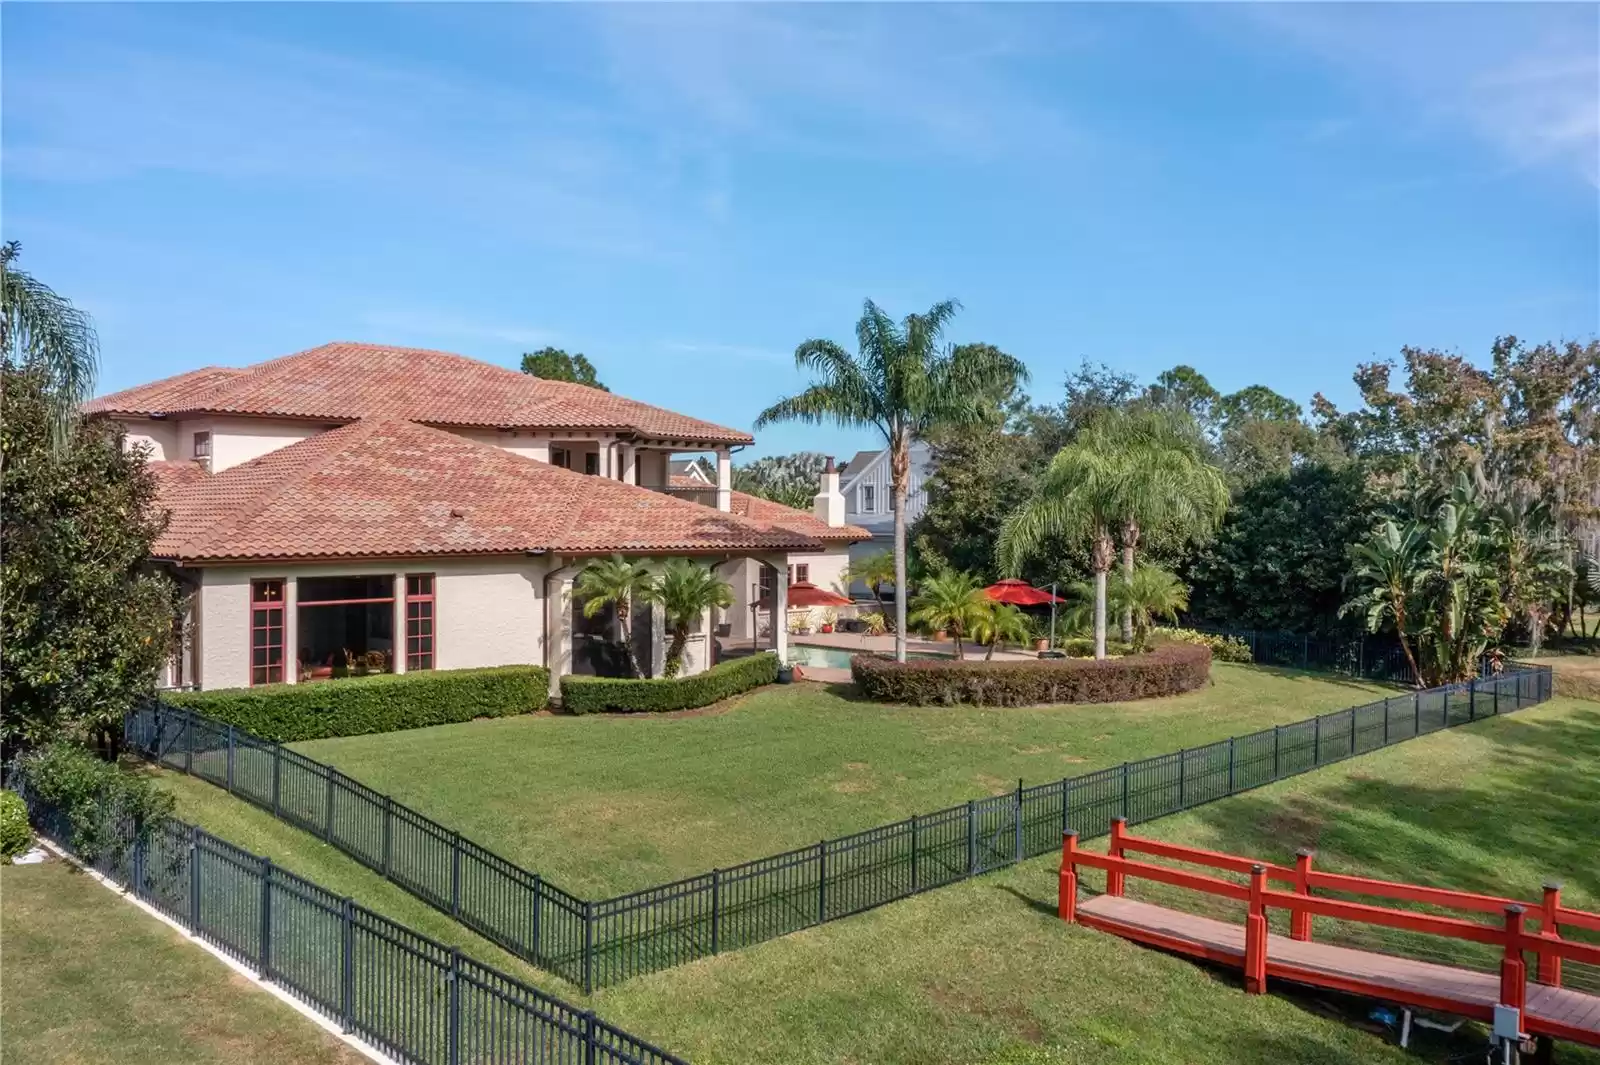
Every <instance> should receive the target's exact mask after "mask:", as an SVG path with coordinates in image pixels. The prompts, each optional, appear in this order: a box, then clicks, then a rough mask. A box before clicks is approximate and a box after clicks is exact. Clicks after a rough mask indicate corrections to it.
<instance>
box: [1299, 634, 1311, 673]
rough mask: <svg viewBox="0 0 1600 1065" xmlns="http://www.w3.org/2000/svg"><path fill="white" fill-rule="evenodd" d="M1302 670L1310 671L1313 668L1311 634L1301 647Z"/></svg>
mask: <svg viewBox="0 0 1600 1065" xmlns="http://www.w3.org/2000/svg"><path fill="white" fill-rule="evenodd" d="M1300 668H1301V669H1310V668H1311V636H1310V635H1309V634H1307V636H1306V638H1305V642H1304V643H1303V644H1302V646H1301V651H1300Z"/></svg>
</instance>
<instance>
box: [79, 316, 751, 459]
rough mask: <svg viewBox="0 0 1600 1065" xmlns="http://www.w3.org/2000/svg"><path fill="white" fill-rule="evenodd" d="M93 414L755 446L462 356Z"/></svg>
mask: <svg viewBox="0 0 1600 1065" xmlns="http://www.w3.org/2000/svg"><path fill="white" fill-rule="evenodd" d="M84 410H85V412H87V413H103V414H124V415H144V416H147V417H148V416H151V415H169V416H171V415H195V414H237V415H245V416H257V417H278V418H303V419H312V420H316V421H325V422H350V421H355V420H357V419H360V418H404V419H407V420H409V421H415V422H422V423H424V424H427V425H442V426H461V427H468V426H471V427H479V428H507V429H589V430H614V431H619V432H623V433H634V434H637V435H640V436H648V437H653V438H658V439H670V440H689V441H694V442H701V443H718V444H748V443H752V442H753V441H754V438H753V437H751V436H750V434H749V433H745V432H741V431H740V430H738V429H730V428H728V427H726V426H722V425H716V424H714V423H712V422H708V421H702V420H701V419H699V418H691V417H688V416H687V415H683V414H677V413H675V412H673V411H669V410H665V409H663V408H661V407H654V406H651V405H650V404H648V403H640V402H638V401H637V400H632V399H628V398H626V397H625V396H619V395H616V394H615V393H611V392H603V391H601V390H599V389H597V388H589V387H587V386H585V385H579V384H572V383H571V382H567V381H549V380H545V379H544V378H539V377H532V376H529V375H528V374H524V373H518V372H517V371H515V370H508V369H506V368H505V367H503V366H495V365H493V364H491V363H487V362H480V361H479V360H477V359H469V358H467V357H465V356H463V355H452V354H451V353H449V352H445V351H431V350H428V349H425V348H401V347H393V346H389V345H384V344H360V343H351V342H345V341H340V342H336V343H332V344H323V345H322V346H321V347H316V348H311V349H309V350H307V351H302V352H299V353H298V354H295V355H286V356H284V357H282V358H278V359H271V360H268V361H267V362H259V363H256V364H254V365H252V366H246V367H244V368H242V369H233V368H228V367H219V366H209V367H205V368H204V369H200V370H191V371H190V372H188V373H184V374H179V375H177V376H176V377H168V378H164V379H162V380H160V381H155V382H152V383H150V384H147V385H140V386H138V387H136V388H130V389H125V390H123V391H121V392H113V393H111V394H110V395H106V396H101V397H100V398H98V399H94V400H91V401H90V402H89V403H87V404H85V406H84Z"/></svg>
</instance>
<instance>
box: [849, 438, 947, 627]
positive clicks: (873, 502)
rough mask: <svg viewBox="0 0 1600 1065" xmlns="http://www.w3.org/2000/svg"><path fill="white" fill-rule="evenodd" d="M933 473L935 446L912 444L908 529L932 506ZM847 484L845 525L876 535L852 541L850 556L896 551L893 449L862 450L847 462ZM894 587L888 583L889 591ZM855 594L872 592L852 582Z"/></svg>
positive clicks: (852, 590) (858, 559) (908, 490)
mask: <svg viewBox="0 0 1600 1065" xmlns="http://www.w3.org/2000/svg"><path fill="white" fill-rule="evenodd" d="M932 475H933V448H932V447H931V446H929V445H928V444H925V443H922V442H920V441H918V442H915V443H913V444H912V445H911V483H910V484H909V485H907V486H906V528H908V529H909V528H910V527H911V526H912V525H915V524H916V522H917V519H918V518H920V517H922V512H923V511H924V510H925V509H927V506H928V493H927V490H926V488H925V485H926V484H927V480H928V478H929V477H930V476H932ZM842 479H843V484H842V485H841V486H840V491H841V492H842V493H843V495H844V520H845V524H847V525H851V526H857V527H859V528H862V529H865V530H866V531H867V532H869V533H871V534H872V538H871V539H870V540H863V541H861V542H859V543H855V544H852V545H851V547H850V559H851V561H852V562H858V561H860V560H861V559H863V558H868V557H870V556H872V555H876V554H880V553H882V552H884V551H893V550H894V493H893V491H891V486H890V477H889V449H888V448H884V449H883V450H881V451H858V452H856V454H855V457H854V458H852V459H851V460H850V461H849V462H847V463H846V464H845V467H844V474H843V478H842ZM891 587H892V586H886V587H885V591H888V590H889V589H890V588H891ZM851 592H852V594H856V595H863V596H865V595H870V594H871V592H870V590H869V589H868V588H867V587H866V585H864V584H861V583H860V582H859V581H858V582H855V583H854V584H852V585H851Z"/></svg>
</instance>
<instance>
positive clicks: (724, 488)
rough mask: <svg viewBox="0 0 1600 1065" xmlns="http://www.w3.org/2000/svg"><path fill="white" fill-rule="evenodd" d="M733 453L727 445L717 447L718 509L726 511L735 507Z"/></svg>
mask: <svg viewBox="0 0 1600 1065" xmlns="http://www.w3.org/2000/svg"><path fill="white" fill-rule="evenodd" d="M732 492H733V453H732V452H731V451H729V450H728V449H727V448H725V447H719V448H717V509H718V510H720V511H722V512H724V513H726V512H728V511H730V510H732V509H733V495H732Z"/></svg>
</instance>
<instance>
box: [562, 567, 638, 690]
mask: <svg viewBox="0 0 1600 1065" xmlns="http://www.w3.org/2000/svg"><path fill="white" fill-rule="evenodd" d="M572 590H573V593H574V594H575V595H577V596H578V597H579V598H581V599H582V600H583V601H584V602H583V616H584V617H589V618H592V617H594V616H595V615H596V614H598V613H600V612H601V611H602V610H604V609H605V608H606V607H608V606H610V607H615V608H616V612H617V630H618V631H619V632H620V634H621V636H622V653H623V656H624V657H625V658H627V660H628V669H629V671H630V672H631V673H632V675H633V676H635V677H642V676H644V671H643V670H641V669H640V668H639V657H638V656H637V655H636V654H634V653H633V628H632V626H631V625H630V624H629V619H630V618H631V616H632V611H633V604H635V603H648V602H650V601H651V598H652V596H653V595H654V593H655V578H654V577H652V576H651V575H650V571H649V570H647V569H645V568H644V566H643V565H641V564H640V563H638V562H630V561H629V560H628V559H625V558H623V557H622V556H621V555H612V556H611V557H610V558H608V559H604V560H602V561H599V562H594V563H591V564H590V565H589V567H588V568H587V569H585V570H584V571H583V572H582V573H580V574H578V580H577V582H576V583H575V584H574V585H573V589H572Z"/></svg>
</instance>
